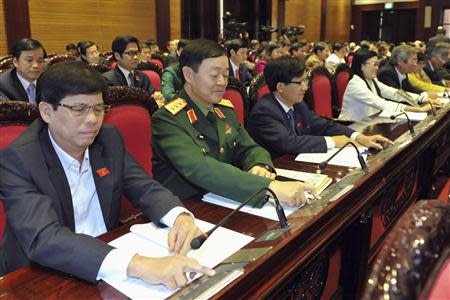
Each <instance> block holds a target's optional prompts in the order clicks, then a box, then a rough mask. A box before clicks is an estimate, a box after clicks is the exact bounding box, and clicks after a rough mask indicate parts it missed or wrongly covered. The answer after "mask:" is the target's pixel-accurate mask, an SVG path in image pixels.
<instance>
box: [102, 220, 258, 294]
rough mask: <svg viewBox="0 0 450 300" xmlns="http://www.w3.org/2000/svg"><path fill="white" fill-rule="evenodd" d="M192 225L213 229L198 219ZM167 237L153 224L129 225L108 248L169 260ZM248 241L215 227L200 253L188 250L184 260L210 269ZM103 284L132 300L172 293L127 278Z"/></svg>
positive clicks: (162, 286) (206, 229) (172, 291)
mask: <svg viewBox="0 0 450 300" xmlns="http://www.w3.org/2000/svg"><path fill="white" fill-rule="evenodd" d="M195 223H196V224H197V226H198V227H199V228H200V229H201V230H202V231H203V232H206V231H208V230H209V229H211V228H212V227H213V226H214V225H213V224H211V223H208V222H205V221H201V220H198V219H196V220H195ZM168 234H169V228H158V227H157V226H155V225H154V224H153V223H148V224H139V225H133V226H132V227H131V232H130V233H127V234H125V235H123V236H121V237H119V238H117V239H115V240H114V241H112V242H110V243H109V244H110V245H111V246H113V247H116V248H125V249H127V250H129V251H135V252H136V253H139V254H140V255H143V256H148V257H163V256H170V255H172V254H171V253H170V252H169V250H168V248H167V240H168ZM252 240H253V237H251V236H247V235H244V234H241V233H238V232H235V231H232V230H229V229H226V228H222V227H219V228H218V229H217V230H216V231H215V232H214V233H213V234H211V236H210V237H209V238H208V239H207V240H206V241H205V243H204V244H203V246H202V247H201V248H200V249H198V250H191V251H190V252H189V253H188V255H187V256H188V257H191V258H195V259H196V260H197V261H198V262H199V263H200V264H201V265H204V266H207V267H210V268H213V267H215V266H216V265H218V264H219V263H220V262H222V261H223V260H225V258H227V257H228V256H230V255H231V254H233V253H235V252H236V251H238V250H239V249H241V248H242V247H244V246H245V245H247V244H248V243H250V242H251V241H252ZM105 281H106V282H107V283H108V284H110V285H111V286H113V287H114V288H115V289H117V290H119V291H120V292H122V293H123V294H125V295H126V296H128V297H130V298H132V299H165V298H167V297H169V296H170V295H172V294H173V293H175V292H176V290H169V289H168V288H166V287H165V286H164V285H151V284H147V283H145V282H144V281H143V280H141V279H137V278H131V277H129V278H128V279H127V280H124V281H121V280H117V278H106V279H105Z"/></svg>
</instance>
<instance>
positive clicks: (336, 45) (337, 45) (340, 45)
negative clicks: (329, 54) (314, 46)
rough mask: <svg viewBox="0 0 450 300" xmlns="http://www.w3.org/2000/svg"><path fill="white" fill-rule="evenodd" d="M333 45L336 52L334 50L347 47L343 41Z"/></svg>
mask: <svg viewBox="0 0 450 300" xmlns="http://www.w3.org/2000/svg"><path fill="white" fill-rule="evenodd" d="M331 47H332V49H333V52H334V51H340V50H341V49H342V48H344V47H345V45H344V44H341V43H333V45H332V46H331Z"/></svg>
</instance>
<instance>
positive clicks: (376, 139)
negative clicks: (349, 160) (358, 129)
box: [356, 134, 394, 150]
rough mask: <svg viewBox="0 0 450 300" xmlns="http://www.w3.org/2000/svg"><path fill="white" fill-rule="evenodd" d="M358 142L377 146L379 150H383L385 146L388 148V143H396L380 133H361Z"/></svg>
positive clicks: (366, 145)
mask: <svg viewBox="0 0 450 300" xmlns="http://www.w3.org/2000/svg"><path fill="white" fill-rule="evenodd" d="M356 142H357V143H358V144H361V145H363V146H364V147H368V148H375V149H378V150H382V149H383V148H386V147H387V146H388V145H392V144H394V143H393V142H392V141H391V140H390V139H387V138H385V137H384V136H382V135H379V134H376V135H365V134H359V135H358V136H357V137H356Z"/></svg>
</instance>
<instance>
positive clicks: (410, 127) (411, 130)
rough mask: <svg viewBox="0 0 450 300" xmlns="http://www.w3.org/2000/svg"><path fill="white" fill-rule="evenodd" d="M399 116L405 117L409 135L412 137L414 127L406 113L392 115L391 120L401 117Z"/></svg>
mask: <svg viewBox="0 0 450 300" xmlns="http://www.w3.org/2000/svg"><path fill="white" fill-rule="evenodd" d="M401 115H405V116H406V120H407V121H408V128H409V133H411V135H414V127H413V126H412V125H411V121H410V120H409V117H408V114H407V113H406V112H401V113H399V114H398V115H392V116H391V120H395V119H396V118H397V117H398V116H401Z"/></svg>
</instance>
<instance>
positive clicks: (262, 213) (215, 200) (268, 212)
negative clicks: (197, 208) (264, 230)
mask: <svg viewBox="0 0 450 300" xmlns="http://www.w3.org/2000/svg"><path fill="white" fill-rule="evenodd" d="M202 200H203V201H205V202H208V203H212V204H216V205H219V206H223V207H228V208H230V209H235V208H236V207H238V206H239V205H240V204H241V203H239V202H238V201H234V200H232V199H229V198H225V197H222V196H219V195H216V194H213V193H207V194H205V195H203V198H202ZM282 206H283V209H284V213H285V215H286V216H289V215H290V214H292V213H293V212H294V211H296V210H297V209H298V207H289V206H286V205H282ZM241 211H243V212H246V213H248V214H251V215H255V216H259V217H263V218H266V219H271V220H274V221H278V216H277V212H276V210H275V201H274V200H273V199H269V201H267V203H266V204H265V205H264V206H263V207H261V208H255V207H251V206H248V205H246V206H244V207H242V208H241Z"/></svg>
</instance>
